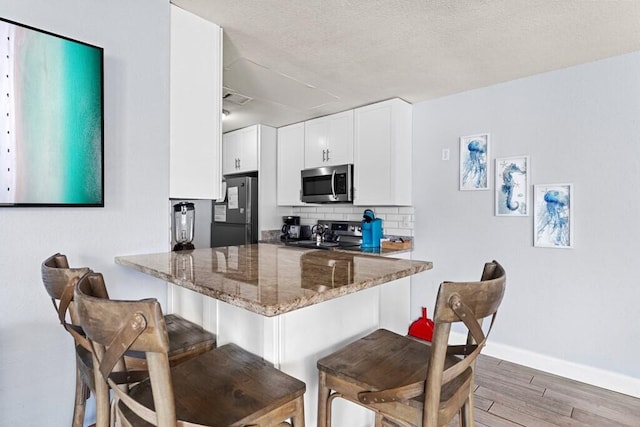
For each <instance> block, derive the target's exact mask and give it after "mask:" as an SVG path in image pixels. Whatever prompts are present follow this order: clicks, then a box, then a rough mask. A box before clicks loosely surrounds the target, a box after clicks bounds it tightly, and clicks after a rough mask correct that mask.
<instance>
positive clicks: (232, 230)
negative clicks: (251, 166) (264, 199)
mask: <svg viewBox="0 0 640 427" xmlns="http://www.w3.org/2000/svg"><path fill="white" fill-rule="evenodd" d="M225 183H226V188H227V191H226V196H225V198H224V200H223V201H221V202H218V201H214V202H213V223H212V225H211V247H212V248H216V247H220V246H237V245H248V244H251V243H257V242H258V178H257V177H256V176H228V177H226V178H225Z"/></svg>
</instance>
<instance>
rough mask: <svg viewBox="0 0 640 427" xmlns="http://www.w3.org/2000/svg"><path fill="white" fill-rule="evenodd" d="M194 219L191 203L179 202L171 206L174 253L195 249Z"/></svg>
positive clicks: (194, 213)
mask: <svg viewBox="0 0 640 427" xmlns="http://www.w3.org/2000/svg"><path fill="white" fill-rule="evenodd" d="M195 218H196V211H195V205H194V204H193V203H191V202H180V203H176V204H175V205H173V239H174V240H175V242H176V244H175V245H174V246H173V250H174V251H186V250H192V249H195V247H194V246H193V237H194V224H195Z"/></svg>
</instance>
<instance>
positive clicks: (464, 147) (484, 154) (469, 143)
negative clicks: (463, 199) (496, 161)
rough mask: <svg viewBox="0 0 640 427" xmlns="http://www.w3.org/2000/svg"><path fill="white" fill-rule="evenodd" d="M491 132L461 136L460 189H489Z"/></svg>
mask: <svg viewBox="0 0 640 427" xmlns="http://www.w3.org/2000/svg"><path fill="white" fill-rule="evenodd" d="M489 169H490V163H489V134H488V133H485V134H481V135H471V136H463V137H461V138H460V190H461V191H465V190H488V189H489Z"/></svg>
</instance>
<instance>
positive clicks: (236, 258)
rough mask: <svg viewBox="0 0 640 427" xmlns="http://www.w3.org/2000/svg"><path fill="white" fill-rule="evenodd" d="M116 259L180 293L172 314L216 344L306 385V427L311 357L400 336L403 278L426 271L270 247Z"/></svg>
mask: <svg viewBox="0 0 640 427" xmlns="http://www.w3.org/2000/svg"><path fill="white" fill-rule="evenodd" d="M115 261H116V263H117V264H120V265H123V266H127V267H131V268H134V269H136V270H139V271H141V272H143V273H146V274H150V275H152V276H154V277H157V278H159V279H162V280H164V281H167V282H169V283H171V284H173V285H176V286H177V287H179V288H173V291H172V299H174V300H173V301H172V303H171V309H172V311H174V312H176V313H178V314H181V315H183V316H184V317H187V318H189V319H190V320H193V321H199V322H200V323H201V324H202V325H203V326H204V327H205V328H207V329H209V330H211V331H213V332H215V333H216V334H217V336H218V345H222V344H225V343H227V342H234V343H236V344H238V345H240V346H242V347H244V348H246V349H247V350H249V351H252V352H254V353H256V354H258V355H260V356H262V357H264V358H265V359H266V360H269V361H270V362H272V363H274V365H275V366H276V367H278V368H279V369H282V370H283V371H285V372H287V373H288V374H290V375H293V376H295V377H297V378H299V379H301V380H303V381H305V383H306V384H307V392H306V394H305V412H306V419H307V425H309V426H313V425H315V424H316V422H315V416H316V415H315V414H316V398H317V371H316V366H315V364H316V361H317V359H318V358H320V357H322V356H324V355H327V354H329V353H331V352H332V351H334V350H336V349H337V348H339V347H340V346H341V345H343V344H345V343H346V342H349V341H351V340H353V339H356V338H359V337H361V336H363V335H365V334H367V333H368V332H371V331H372V330H374V329H376V328H379V327H384V328H387V329H390V330H394V331H395V332H398V333H401V334H406V332H407V328H408V326H409V325H408V320H409V317H410V313H409V295H410V289H409V279H408V278H409V276H411V275H414V274H417V273H420V272H423V271H426V270H429V269H431V268H432V263H431V262H427V261H415V260H408V259H397V258H389V257H385V256H380V255H370V254H361V253H359V252H354V251H351V252H347V251H333V250H314V249H301V248H292V247H287V246H281V245H272V244H254V245H244V246H229V247H222V248H208V249H196V250H193V251H181V252H167V253H159V254H149V255H130V256H119V257H116V259H115ZM183 289H187V290H188V291H186V293H185V292H182V291H183ZM199 295H204V297H203V298H200V299H195V300H194V298H193V297H194V296H196V297H198V296H199ZM343 406H344V405H336V410H335V413H334V420H335V421H336V423H337V424H336V425H362V423H367V422H368V417H369V416H370V415H369V414H367V413H366V412H364V411H362V410H361V408H358V407H357V406H354V405H352V406H351V407H348V406H345V407H343ZM340 420H343V421H340Z"/></svg>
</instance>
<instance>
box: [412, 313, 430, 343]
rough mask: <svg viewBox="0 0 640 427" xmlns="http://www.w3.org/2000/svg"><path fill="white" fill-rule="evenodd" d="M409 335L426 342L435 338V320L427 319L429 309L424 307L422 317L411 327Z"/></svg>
mask: <svg viewBox="0 0 640 427" xmlns="http://www.w3.org/2000/svg"><path fill="white" fill-rule="evenodd" d="M409 335H411V336H412V337H416V338H420V339H423V340H425V341H431V339H432V338H433V320H431V319H429V318H427V307H422V317H421V318H419V319H418V320H415V321H414V322H413V323H412V324H411V326H409Z"/></svg>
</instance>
